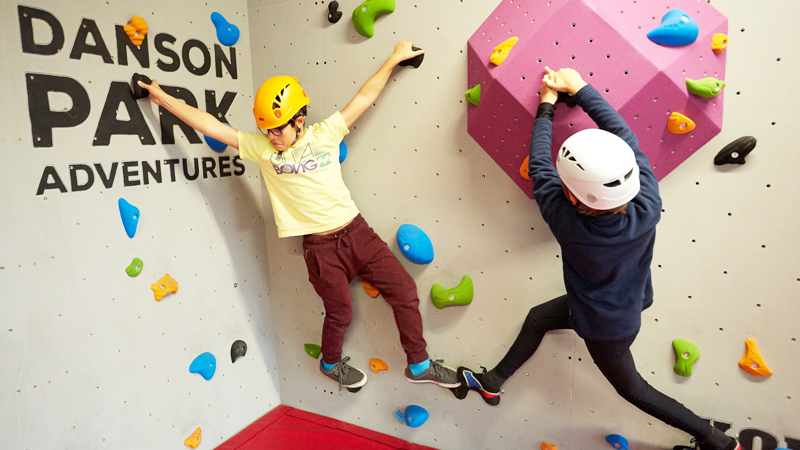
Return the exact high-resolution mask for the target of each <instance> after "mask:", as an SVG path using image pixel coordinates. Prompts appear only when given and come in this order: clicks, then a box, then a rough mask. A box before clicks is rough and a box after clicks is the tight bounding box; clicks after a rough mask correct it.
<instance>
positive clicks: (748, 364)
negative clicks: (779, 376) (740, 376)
mask: <svg viewBox="0 0 800 450" xmlns="http://www.w3.org/2000/svg"><path fill="white" fill-rule="evenodd" d="M744 345H745V347H746V349H745V351H744V357H742V359H740V360H739V367H741V368H742V369H744V371H745V372H747V373H749V374H750V375H755V376H757V377H767V376H770V375H772V370H770V368H769V367H767V363H765V362H764V359H763V358H762V357H761V353H760V352H759V351H758V346H757V345H756V340H755V339H753V338H749V339H747V340H746V341H744Z"/></svg>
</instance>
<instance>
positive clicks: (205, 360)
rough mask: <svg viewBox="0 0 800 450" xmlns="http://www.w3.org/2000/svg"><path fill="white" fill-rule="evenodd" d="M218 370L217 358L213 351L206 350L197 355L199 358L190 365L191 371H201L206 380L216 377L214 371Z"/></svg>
mask: <svg viewBox="0 0 800 450" xmlns="http://www.w3.org/2000/svg"><path fill="white" fill-rule="evenodd" d="M216 371H217V358H215V357H214V355H212V354H211V353H208V352H205V353H201V354H200V355H198V356H197V358H195V359H194V361H192V364H191V365H190V366H189V372H191V373H199V374H200V375H202V376H203V378H205V379H206V380H210V379H211V378H213V377H214V373H216Z"/></svg>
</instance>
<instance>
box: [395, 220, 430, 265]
mask: <svg viewBox="0 0 800 450" xmlns="http://www.w3.org/2000/svg"><path fill="white" fill-rule="evenodd" d="M397 244H398V245H399V246H400V251H401V252H403V254H404V255H405V256H406V258H408V259H410V260H411V261H412V262H415V263H417V264H428V263H429V262H431V261H433V243H431V240H430V238H429V237H428V235H427V234H425V232H424V231H422V230H421V229H420V228H419V227H416V226H414V225H411V224H408V223H406V224H403V225H400V228H398V229H397Z"/></svg>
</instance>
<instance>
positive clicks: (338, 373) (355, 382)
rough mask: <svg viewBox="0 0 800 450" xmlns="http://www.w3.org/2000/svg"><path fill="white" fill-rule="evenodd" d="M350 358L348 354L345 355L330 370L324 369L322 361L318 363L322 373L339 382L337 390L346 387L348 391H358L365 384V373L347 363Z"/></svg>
mask: <svg viewBox="0 0 800 450" xmlns="http://www.w3.org/2000/svg"><path fill="white" fill-rule="evenodd" d="M349 360H350V357H349V356H345V357H344V358H342V360H341V361H339V364H336V365H335V366H333V368H332V369H331V370H325V368H324V367H322V361H320V363H319V371H320V372H322V374H323V375H325V376H326V377H328V378H330V379H331V380H333V381H338V382H339V390H340V391H341V390H342V387H346V388H347V390H348V391H350V392H358V391H359V390H360V389H361V386H364V385H365V384H367V374H366V373H364V372H362V371H360V370H358V369H356V368H355V367H352V366H350V365H348V364H347V361H349Z"/></svg>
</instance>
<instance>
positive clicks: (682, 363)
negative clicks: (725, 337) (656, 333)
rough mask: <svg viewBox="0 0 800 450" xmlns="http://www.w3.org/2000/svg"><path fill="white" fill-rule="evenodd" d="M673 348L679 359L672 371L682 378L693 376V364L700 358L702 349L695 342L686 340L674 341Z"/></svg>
mask: <svg viewBox="0 0 800 450" xmlns="http://www.w3.org/2000/svg"><path fill="white" fill-rule="evenodd" d="M672 347H673V348H674V349H675V356H676V357H677V361H676V362H675V365H674V366H672V370H673V371H675V373H677V374H678V375H680V376H682V377H688V376H689V375H691V374H692V363H694V362H695V361H697V358H699V357H700V349H699V348H697V345H695V344H694V343H693V342H691V341H687V340H686V339H675V340H673V341H672Z"/></svg>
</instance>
